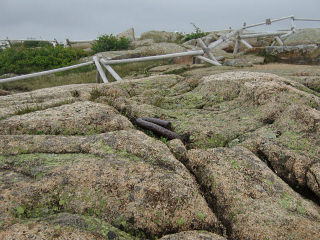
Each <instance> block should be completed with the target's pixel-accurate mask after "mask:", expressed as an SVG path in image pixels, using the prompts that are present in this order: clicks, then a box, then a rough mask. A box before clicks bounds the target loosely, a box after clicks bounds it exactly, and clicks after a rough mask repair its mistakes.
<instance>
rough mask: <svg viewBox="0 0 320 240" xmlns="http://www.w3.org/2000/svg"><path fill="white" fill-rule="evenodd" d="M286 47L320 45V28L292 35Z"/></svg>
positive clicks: (302, 30) (304, 30)
mask: <svg viewBox="0 0 320 240" xmlns="http://www.w3.org/2000/svg"><path fill="white" fill-rule="evenodd" d="M284 44H285V45H288V46H296V45H308V44H318V45H319V44H320V28H307V29H301V30H298V31H297V32H295V33H294V34H292V35H290V36H289V37H288V38H287V39H286V40H285V41H284Z"/></svg>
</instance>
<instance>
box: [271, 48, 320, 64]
mask: <svg viewBox="0 0 320 240" xmlns="http://www.w3.org/2000/svg"><path fill="white" fill-rule="evenodd" d="M265 52H266V54H267V55H271V56H274V57H275V58H276V59H277V60H278V61H280V62H287V63H298V64H319V63H320V48H319V46H318V45H316V44H308V45H296V46H272V47H271V46H270V47H266V48H265Z"/></svg>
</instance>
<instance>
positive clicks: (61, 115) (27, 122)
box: [0, 102, 133, 135]
mask: <svg viewBox="0 0 320 240" xmlns="http://www.w3.org/2000/svg"><path fill="white" fill-rule="evenodd" d="M127 128H133V126H132V124H131V122H130V121H129V120H128V119H127V118H125V117H124V116H122V115H121V114H119V112H118V111H117V110H116V109H114V108H113V107H110V106H107V105H104V104H99V103H92V102H76V103H72V104H67V105H63V106H60V107H55V108H50V109H46V110H41V111H36V112H31V113H27V114H23V115H17V116H12V117H9V118H7V119H5V120H1V121H0V134H55V135H57V134H62V135H77V134H80V135H84V134H96V133H102V132H108V131H115V130H122V129H127Z"/></svg>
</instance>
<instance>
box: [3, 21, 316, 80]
mask: <svg viewBox="0 0 320 240" xmlns="http://www.w3.org/2000/svg"><path fill="white" fill-rule="evenodd" d="M289 19H290V20H291V21H290V23H291V28H290V30H288V31H278V32H262V33H245V30H246V29H249V28H254V27H257V26H262V25H270V24H272V23H274V22H279V21H284V20H289ZM294 21H320V20H316V19H302V18H295V17H294V16H289V17H283V18H278V19H266V20H265V21H264V22H260V23H257V24H253V25H248V26H247V25H246V24H244V25H243V26H242V28H240V29H238V30H232V31H231V32H229V33H227V34H225V35H222V36H221V37H220V38H219V39H217V40H216V41H214V42H212V43H210V44H209V45H208V46H207V45H206V44H205V43H204V42H203V41H202V40H201V38H199V39H197V42H198V45H199V46H200V47H201V50H193V51H187V52H180V53H172V54H165V55H157V56H148V57H140V58H129V59H120V60H109V59H104V58H102V57H101V56H100V55H97V56H94V57H93V60H92V61H88V62H86V63H81V64H77V65H73V66H69V67H64V68H58V69H54V70H49V71H44V72H39V73H31V74H27V75H22V76H17V77H11V78H5V79H0V83H5V82H11V81H18V80H22V79H27V78H32V77H38V76H43V75H48V74H52V73H57V72H62V71H67V70H71V69H75V68H79V67H83V66H88V65H91V64H95V66H96V68H97V82H100V79H102V81H103V82H104V83H107V82H109V81H108V79H107V76H106V74H105V70H106V71H107V72H109V73H110V74H111V75H112V76H113V77H114V78H115V79H116V81H121V80H122V79H121V77H120V76H119V75H118V74H117V73H116V72H115V71H114V70H113V68H112V67H111V66H110V65H113V64H121V63H133V62H143V61H153V60H160V59H171V58H177V57H183V56H194V57H197V58H199V59H201V60H203V61H206V62H208V63H210V64H212V65H215V66H221V63H220V62H219V60H220V58H219V57H216V56H214V55H213V53H212V51H211V50H212V49H214V48H215V47H217V46H219V45H220V44H221V43H223V42H226V41H230V40H231V39H232V38H233V39H235V40H234V42H235V43H234V44H235V45H234V54H236V53H237V52H238V50H239V44H240V43H241V44H243V45H244V46H245V47H247V48H252V46H251V45H250V44H249V43H248V42H247V41H246V40H247V39H249V38H257V37H274V42H273V45H274V44H276V43H278V44H279V45H283V41H282V39H283V38H284V37H287V36H289V35H291V34H293V33H294V32H295V31H296V27H295V25H294ZM205 54H206V56H207V57H205V56H204V55H205ZM102 66H104V68H105V70H104V69H103V67H102Z"/></svg>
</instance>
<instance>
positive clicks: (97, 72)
mask: <svg viewBox="0 0 320 240" xmlns="http://www.w3.org/2000/svg"><path fill="white" fill-rule="evenodd" d="M96 82H97V83H101V76H100V73H99V71H98V69H97V71H96Z"/></svg>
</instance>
